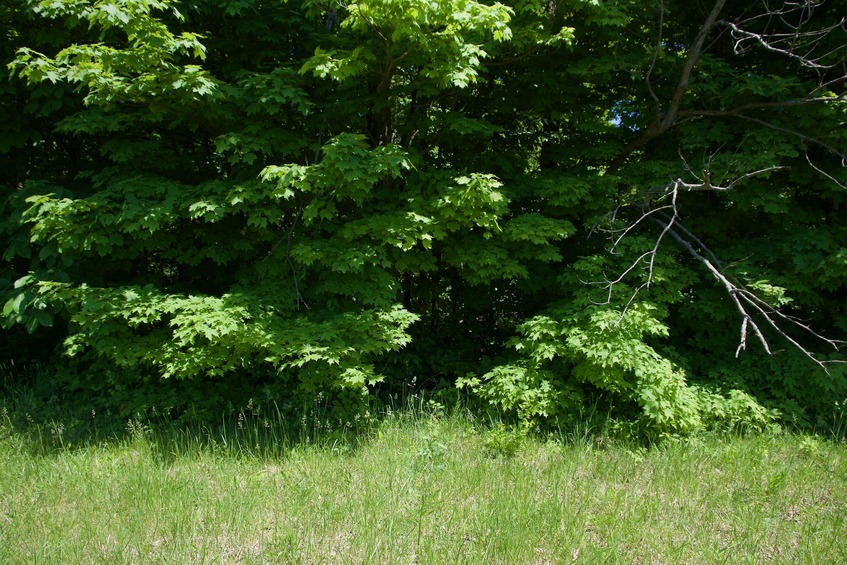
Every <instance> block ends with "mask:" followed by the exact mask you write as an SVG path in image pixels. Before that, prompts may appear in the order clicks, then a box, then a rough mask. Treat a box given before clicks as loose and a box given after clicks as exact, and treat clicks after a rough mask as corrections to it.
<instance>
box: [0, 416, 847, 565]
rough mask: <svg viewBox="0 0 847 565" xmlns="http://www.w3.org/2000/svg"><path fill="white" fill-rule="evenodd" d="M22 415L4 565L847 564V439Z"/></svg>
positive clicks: (1, 504)
mask: <svg viewBox="0 0 847 565" xmlns="http://www.w3.org/2000/svg"><path fill="white" fill-rule="evenodd" d="M3 410H5V409H3ZM13 421H15V422H16V420H14V419H13V418H11V417H10V416H9V414H8V412H2V413H0V563H4V564H5V563H10V564H11V563H95V562H103V563H451V564H452V563H509V564H518V563H571V562H577V563H674V564H675V563H847V524H845V519H847V445H846V444H845V443H843V442H839V441H828V440H823V439H820V438H817V437H812V436H796V435H788V434H771V435H762V436H755V437H746V438H745V437H719V436H703V437H699V438H694V439H688V440H685V441H666V442H663V443H661V444H659V445H653V446H651V447H649V448H645V447H636V446H635V444H629V445H624V444H621V443H620V442H615V441H614V440H611V439H609V438H608V437H605V436H602V435H599V436H598V435H594V433H593V432H592V431H591V430H584V433H579V434H574V435H571V437H567V438H557V439H550V440H546V441H545V440H541V439H537V438H525V437H522V436H520V435H518V434H516V433H514V432H511V431H509V430H508V429H507V428H502V427H496V426H495V427H494V428H493V429H492V428H491V426H483V425H481V424H480V423H478V422H474V421H472V419H471V418H470V417H469V416H467V415H462V414H459V415H452V416H446V415H443V414H439V413H438V412H435V413H432V412H428V411H426V410H410V411H399V412H394V413H391V412H389V414H388V415H386V416H384V417H381V418H380V419H379V421H376V420H374V422H373V423H372V424H370V425H369V426H366V427H365V429H366V431H365V432H362V433H359V434H358V435H355V436H353V435H352V433H350V434H345V432H344V430H345V426H344V425H341V429H340V430H339V429H336V430H335V433H334V434H329V435H327V434H324V438H323V439H320V438H319V439H318V440H317V441H316V440H315V437H311V436H320V435H321V432H320V430H321V429H322V428H324V426H325V428H324V429H326V428H331V427H332V426H331V425H330V424H329V423H326V422H325V423H320V422H317V423H309V422H306V421H305V420H304V421H303V423H302V424H303V425H302V426H301V428H300V430H299V432H298V433H297V434H296V435H297V438H296V441H294V440H289V439H286V438H285V437H283V436H282V433H283V430H281V429H279V428H277V427H276V424H275V423H273V422H272V421H268V420H266V419H263V418H256V417H251V416H250V414H249V413H248V414H247V416H245V415H244V413H242V414H241V415H240V416H238V418H237V419H234V420H233V421H232V422H230V425H221V426H219V427H217V428H214V429H213V428H193V429H177V428H175V427H168V426H164V427H157V426H152V427H151V426H150V425H147V424H145V423H143V422H139V421H130V422H128V426H127V430H126V432H125V433H124V434H121V435H119V436H118V437H115V438H113V439H110V440H99V441H91V442H75V443H73V444H70V443H69V442H68V441H67V439H66V437H65V436H66V435H67V432H66V431H65V430H64V428H63V425H62V424H61V423H56V422H54V423H52V424H50V425H47V426H45V425H36V424H31V425H29V426H26V425H21V424H13ZM345 435H347V436H348V437H344V436H345ZM333 438H334V439H333Z"/></svg>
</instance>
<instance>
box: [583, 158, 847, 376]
mask: <svg viewBox="0 0 847 565" xmlns="http://www.w3.org/2000/svg"><path fill="white" fill-rule="evenodd" d="M780 169H784V167H768V168H765V169H760V170H756V171H751V172H748V173H744V174H742V175H739V176H737V177H735V178H734V179H732V180H731V181H730V182H729V183H727V184H725V185H723V186H720V185H713V184H712V183H711V180H710V178H709V176H710V175H709V172H708V171H705V172H704V173H703V177H702V178H698V180H699V182H696V183H695V182H688V181H685V180H683V179H676V180H673V181H671V182H670V183H668V184H666V185H663V186H660V187H656V188H654V189H651V190H649V191H647V193H646V194H645V197H644V200H643V201H642V202H641V203H640V210H639V212H640V213H639V215H638V217H637V218H636V219H635V220H633V221H632V222H630V223H629V224H628V225H627V226H626V227H624V228H623V229H618V230H611V231H612V234H614V235H613V243H612V247H611V249H610V251H611V252H612V253H614V251H615V248H616V247H617V246H618V245H619V244H620V243H621V241H622V240H623V239H624V238H625V237H626V236H627V235H629V234H630V233H631V232H632V231H633V230H634V229H635V227H636V226H639V225H641V224H642V223H643V222H645V220H649V221H650V222H652V223H654V224H656V225H657V226H659V227H660V228H661V231H660V232H659V234H658V236H657V237H656V239H655V241H654V243H653V246H652V248H651V249H650V250H648V251H646V252H644V253H642V254H641V255H640V256H639V257H638V258H637V259H635V261H633V262H632V263H631V264H630V265H629V266H628V267H627V268H626V269H624V270H623V271H622V272H621V273H620V274H619V275H618V276H616V277H615V278H614V279H612V278H608V277H607V278H606V280H605V281H602V282H596V283H593V284H597V285H601V286H603V287H604V289H605V290H606V293H607V296H606V300H605V301H603V302H594V304H599V305H602V304H610V303H611V302H612V294H613V291H614V288H615V287H616V286H617V285H619V284H621V283H623V281H624V280H625V279H626V278H627V277H629V276H630V275H631V274H632V273H633V272H635V271H636V270H638V269H639V268H641V269H642V270H643V271H644V281H643V282H642V283H641V284H639V285H638V286H637V287H635V289H634V290H633V291H632V293H631V294H630V296H629V299H628V300H627V302H626V304H625V305H624V308H623V310H622V312H621V316H620V318H619V319H618V322H617V323H620V322H621V321H622V320H623V318H624V317H625V316H626V313H627V312H628V310H629V308H630V307H631V306H632V304H633V303H634V301H635V299H636V297H637V296H638V295H639V294H640V293H641V291H642V290H644V289H649V288H650V285H651V284H652V282H653V278H654V268H655V263H656V258H657V256H658V253H659V250H660V247H661V245H662V243H663V241H664V240H665V238H666V236H669V237H671V238H672V239H674V240H675V241H676V242H677V243H678V244H679V245H680V246H682V248H683V249H685V250H686V251H687V252H688V253H689V255H691V256H692V257H693V258H694V259H696V260H697V261H698V262H699V263H700V264H702V265H703V266H704V267H705V268H706V270H707V271H709V273H711V275H712V276H713V277H714V278H715V280H717V281H718V282H719V283H720V284H721V286H723V288H724V290H725V291H726V293H727V296H729V298H730V300H731V301H732V304H733V306H734V307H735V310H736V311H737V312H738V314H739V315H740V316H741V330H740V336H739V343H738V348H737V349H736V352H735V356H736V357H738V356H739V355H741V352H742V351H745V350H746V349H747V341H748V337H749V336H750V334H752V335H753V336H755V338H756V339H757V340H758V341H759V343H760V344H761V346H762V348H763V349H764V350H765V351H766V352H767V353H768V355H773V349H772V348H771V345H770V343H769V341H768V338H767V336H766V335H765V332H764V331H763V330H762V327H760V326H761V324H764V325H765V326H766V327H770V328H771V330H772V331H773V332H775V333H776V334H777V335H779V336H781V337H782V338H783V339H785V340H787V341H788V342H789V343H791V344H792V345H793V346H794V347H795V348H796V349H798V350H799V351H800V352H801V353H803V355H805V356H806V357H808V358H809V359H811V360H812V361H814V362H815V363H816V364H817V365H819V366H820V367H821V368H823V369H824V370H825V371H826V370H827V364H830V363H836V362H839V363H840V362H842V361H830V360H821V359H818V357H816V356H815V354H814V353H812V352H811V351H810V350H809V349H808V348H806V347H805V346H804V345H803V344H801V343H800V342H799V341H798V340H797V339H796V338H794V337H792V335H791V334H790V333H789V332H788V328H792V327H793V328H795V329H799V330H800V331H802V332H803V333H804V334H806V335H808V336H810V337H812V338H814V339H816V340H819V341H822V342H824V343H825V344H826V345H828V346H830V347H832V348H833V349H834V350H835V351H839V350H840V346H841V345H843V344H844V343H845V342H843V341H840V340H834V339H830V338H827V337H825V336H824V335H822V334H820V333H819V332H817V331H815V330H814V329H812V328H811V326H810V325H809V324H806V323H803V322H802V321H801V320H800V319H798V318H796V317H794V316H791V315H788V314H786V313H784V312H782V311H780V310H779V309H777V308H776V307H774V306H772V305H771V304H769V303H768V302H767V301H765V300H764V299H762V298H761V297H760V296H758V295H757V294H756V293H755V292H753V291H752V290H750V289H749V288H748V287H746V286H745V285H744V284H743V283H742V282H740V281H739V280H738V279H736V278H735V277H733V276H731V275H729V274H727V273H726V271H725V269H724V266H723V265H722V264H721V262H720V260H718V258H717V256H716V254H715V253H714V252H713V251H712V250H711V249H710V248H709V247H708V246H707V245H706V244H705V243H704V242H703V241H702V240H701V239H700V238H699V237H697V236H696V235H695V234H694V233H693V232H691V230H689V229H688V228H686V227H685V226H684V225H683V224H682V222H681V218H680V213H679V196H680V193H682V192H703V191H717V192H728V191H731V190H734V189H735V187H736V185H738V184H739V183H740V182H742V181H744V180H747V179H750V178H752V177H755V176H760V175H763V174H766V173H769V172H772V171H775V170H780ZM655 195H658V197H656V196H655ZM654 200H655V201H660V202H665V201H667V203H663V204H662V205H661V206H658V207H654V206H653V202H654ZM844 362H847V361H844Z"/></svg>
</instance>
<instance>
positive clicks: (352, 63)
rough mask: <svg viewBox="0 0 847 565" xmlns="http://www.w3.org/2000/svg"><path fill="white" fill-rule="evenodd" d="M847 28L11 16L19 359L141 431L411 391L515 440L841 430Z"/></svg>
mask: <svg viewBox="0 0 847 565" xmlns="http://www.w3.org/2000/svg"><path fill="white" fill-rule="evenodd" d="M837 4H838V3H836V2H822V1H811V0H810V1H801V2H782V3H780V2H777V3H773V2H753V3H751V2H738V1H735V2H733V1H730V0H716V1H714V2H708V3H694V4H692V3H690V2H682V1H678V0H544V1H540V0H512V1H506V2H502V3H501V2H487V1H484V2H477V1H475V0H446V1H438V2H435V1H431V0H352V1H347V2H338V1H335V0H304V1H302V2H296V1H289V2H284V1H281V0H280V1H263V0H202V1H194V2H184V1H181V0H29V1H24V2H4V3H3V4H2V6H0V21H2V23H3V29H4V30H5V32H4V34H3V35H2V36H1V37H0V53H2V56H3V61H4V65H3V66H2V67H0V90H2V93H3V97H2V98H0V154H2V156H3V163H4V166H3V167H2V168H0V191H2V192H0V197H2V217H0V222H2V223H0V248H2V250H3V252H4V253H3V258H2V263H0V304H4V306H3V312H2V324H3V329H2V330H0V331H2V332H3V339H4V341H5V343H6V344H7V345H6V348H7V351H6V355H12V354H24V355H29V356H33V355H42V354H44V352H45V351H53V350H54V348H55V351H57V352H59V353H60V354H61V355H64V356H67V358H68V361H67V362H66V364H67V369H66V370H67V371H68V372H69V373H68V374H69V375H71V376H68V377H67V378H68V383H69V384H68V386H69V387H74V386H76V387H80V386H87V387H90V388H99V389H101V390H103V391H106V393H107V394H109V395H112V397H113V398H116V399H119V400H116V401H118V402H121V403H124V404H128V405H131V407H132V408H133V409H141V410H143V409H145V408H147V407H149V406H151V405H152V404H153V403H165V404H167V403H170V405H172V406H174V407H177V408H179V409H183V408H184V407H185V406H186V405H188V404H190V403H192V402H194V403H203V402H206V403H213V402H217V401H219V402H223V401H226V400H227V398H231V397H232V395H236V394H240V393H242V392H244V391H250V392H249V394H255V392H254V391H263V393H264V394H267V395H268V396H269V397H271V396H273V397H275V398H284V399H287V400H290V401H292V402H299V401H302V400H304V399H308V398H312V397H314V396H315V395H317V394H319V393H320V394H325V395H328V396H329V397H331V398H332V402H333V403H334V405H335V406H336V407H337V409H339V410H355V409H356V406H357V405H358V404H360V403H361V401H362V399H363V398H364V397H365V396H367V395H369V394H379V392H380V391H388V392H390V391H392V390H396V389H397V388H398V387H400V386H401V385H402V383H405V382H408V381H409V380H410V379H412V378H417V379H418V380H419V381H420V382H425V383H428V386H447V387H454V386H458V387H465V388H467V389H470V390H471V391H472V393H473V394H474V395H476V396H477V397H478V398H480V399H481V400H483V401H485V402H488V403H490V404H491V405H492V406H494V407H496V408H498V409H500V410H503V411H505V412H509V413H512V414H514V415H515V416H516V417H518V418H520V419H521V420H522V421H523V422H525V423H530V424H535V423H538V424H542V423H544V422H551V421H554V420H555V419H556V418H566V417H567V416H568V415H569V414H573V413H575V412H577V411H578V410H579V408H580V407H581V406H584V405H585V404H586V403H589V402H600V403H602V404H603V405H604V406H608V407H609V409H610V410H614V411H616V413H620V414H622V415H624V416H626V417H631V418H633V419H637V420H639V421H641V422H643V423H644V424H645V425H646V426H648V427H650V428H652V429H655V430H658V431H666V432H686V431H691V430H695V429H699V428H701V427H706V426H713V425H724V424H728V425H734V424H738V423H743V424H747V425H751V426H761V425H764V424H765V423H767V422H768V421H770V420H771V419H772V418H774V417H775V416H776V414H777V413H778V414H780V415H781V416H782V417H785V418H792V419H795V420H798V421H805V422H812V423H813V422H815V421H816V419H820V418H825V417H826V416H827V414H828V412H827V411H828V410H830V409H831V407H832V403H833V402H834V401H837V400H842V399H843V398H845V396H847V372H845V370H844V368H843V367H844V366H843V365H841V364H839V362H840V361H842V360H844V359H845V357H844V356H843V355H842V354H841V353H840V352H839V348H840V345H841V342H840V341H838V339H839V338H843V337H844V336H845V335H847V317H845V296H847V292H845V290H847V221H845V208H844V207H845V206H847V200H846V199H845V197H847V170H845V165H847V155H846V154H847V123H845V122H847V94H846V92H847V91H845V86H847V47H845V46H847V30H846V29H845V20H844V16H843V13H842V11H841V10H839V7H838V5H837ZM161 383H179V384H174V385H173V386H172V388H171V389H169V390H171V391H172V394H173V395H174V396H173V397H169V398H163V397H162V396H161V395H160V396H151V395H150V391H151V390H154V389H156V387H157V386H160V385H161ZM162 386H163V385H162ZM145 391H146V392H145Z"/></svg>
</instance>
